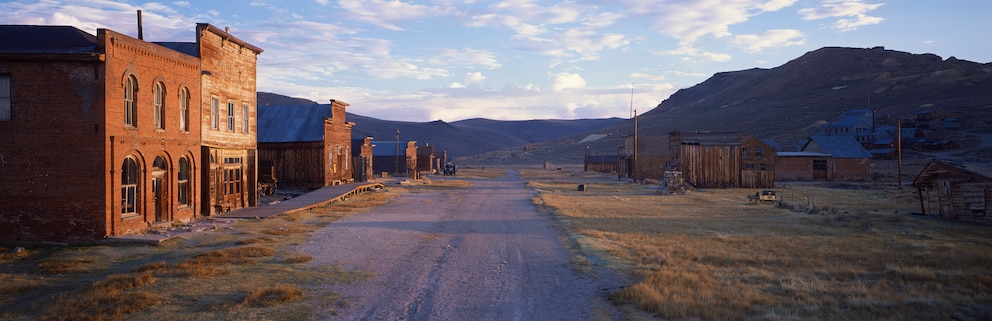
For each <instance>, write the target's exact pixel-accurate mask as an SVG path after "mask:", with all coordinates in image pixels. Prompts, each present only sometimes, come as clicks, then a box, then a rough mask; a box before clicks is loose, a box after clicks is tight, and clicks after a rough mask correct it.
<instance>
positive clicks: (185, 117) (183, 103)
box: [179, 88, 189, 132]
mask: <svg viewBox="0 0 992 321" xmlns="http://www.w3.org/2000/svg"><path fill="white" fill-rule="evenodd" d="M179 130H182V131H186V132H188V131H189V90H186V88H183V89H180V90H179Z"/></svg>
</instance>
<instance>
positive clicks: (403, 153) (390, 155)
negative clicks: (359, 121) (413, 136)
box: [372, 140, 417, 178]
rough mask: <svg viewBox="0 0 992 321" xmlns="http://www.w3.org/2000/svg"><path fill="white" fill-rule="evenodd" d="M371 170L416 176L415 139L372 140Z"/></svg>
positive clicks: (379, 172)
mask: <svg viewBox="0 0 992 321" xmlns="http://www.w3.org/2000/svg"><path fill="white" fill-rule="evenodd" d="M372 146H373V147H372V171H373V172H374V173H378V174H381V173H392V174H393V175H396V176H409V177H411V178H416V177H417V171H416V170H414V169H416V164H417V142H416V141H412V140H411V141H381V140H377V141H372Z"/></svg>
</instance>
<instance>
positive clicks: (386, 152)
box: [372, 140, 406, 156]
mask: <svg viewBox="0 0 992 321" xmlns="http://www.w3.org/2000/svg"><path fill="white" fill-rule="evenodd" d="M396 145H399V149H398V150H399V156H404V155H406V142H405V141H399V142H397V141H382V140H374V141H372V155H373V156H397V154H396V152H397V146H396Z"/></svg>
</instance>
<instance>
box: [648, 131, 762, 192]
mask: <svg viewBox="0 0 992 321" xmlns="http://www.w3.org/2000/svg"><path fill="white" fill-rule="evenodd" d="M668 146H669V149H670V153H671V155H672V160H671V163H670V164H669V168H670V169H671V170H673V171H679V172H681V175H682V178H683V179H684V180H685V181H686V182H688V183H689V184H692V185H693V186H696V187H707V188H725V187H747V188H768V187H774V186H775V170H774V166H775V157H776V156H775V153H774V152H773V151H774V148H773V147H772V146H771V145H769V144H767V143H765V142H763V141H761V140H760V139H757V138H755V137H753V136H748V137H744V136H742V135H741V134H740V133H726V132H718V133H683V132H677V131H676V132H672V133H670V134H669V144H668Z"/></svg>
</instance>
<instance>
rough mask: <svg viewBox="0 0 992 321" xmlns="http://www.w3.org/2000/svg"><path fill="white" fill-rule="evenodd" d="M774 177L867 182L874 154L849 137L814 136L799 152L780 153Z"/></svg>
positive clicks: (783, 179) (779, 178) (786, 179)
mask: <svg viewBox="0 0 992 321" xmlns="http://www.w3.org/2000/svg"><path fill="white" fill-rule="evenodd" d="M777 156H778V158H777V160H776V163H775V177H776V178H777V179H778V180H781V181H868V180H871V166H872V163H871V160H872V155H871V153H869V152H868V150H866V149H865V148H864V147H862V146H861V144H859V143H858V142H857V141H855V140H854V138H852V137H850V136H825V135H814V136H812V137H810V138H809V139H807V140H805V141H803V143H801V144H800V146H799V151H798V152H779V153H778V155H777Z"/></svg>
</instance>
